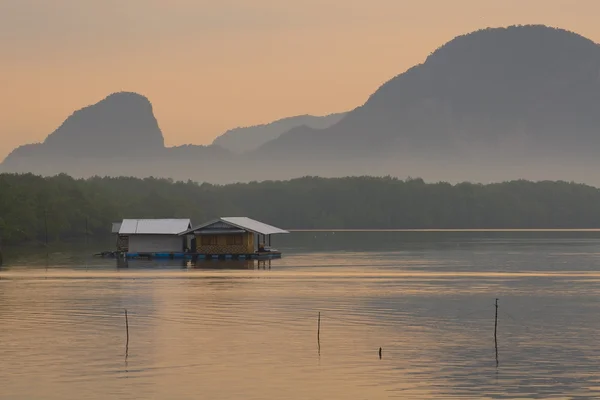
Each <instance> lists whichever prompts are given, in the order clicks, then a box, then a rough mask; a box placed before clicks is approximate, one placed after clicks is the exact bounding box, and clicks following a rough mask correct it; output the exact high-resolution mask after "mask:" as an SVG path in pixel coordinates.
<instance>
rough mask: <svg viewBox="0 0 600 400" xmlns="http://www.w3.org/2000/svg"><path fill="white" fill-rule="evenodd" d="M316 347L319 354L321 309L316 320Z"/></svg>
mask: <svg viewBox="0 0 600 400" xmlns="http://www.w3.org/2000/svg"><path fill="white" fill-rule="evenodd" d="M317 348H318V350H319V356H320V355H321V311H319V319H318V320H317Z"/></svg>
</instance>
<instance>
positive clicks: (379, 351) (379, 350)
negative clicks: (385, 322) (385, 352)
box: [379, 347, 381, 360]
mask: <svg viewBox="0 0 600 400" xmlns="http://www.w3.org/2000/svg"><path fill="white" fill-rule="evenodd" d="M379 359H380V360H381V347H380V348H379Z"/></svg>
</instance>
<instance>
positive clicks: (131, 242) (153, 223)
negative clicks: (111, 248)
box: [113, 219, 192, 257]
mask: <svg viewBox="0 0 600 400" xmlns="http://www.w3.org/2000/svg"><path fill="white" fill-rule="evenodd" d="M117 226H118V229H119V230H118V236H117V251H118V252H122V253H125V254H126V255H127V256H128V257H136V256H144V255H147V256H152V257H160V256H166V257H173V256H175V255H177V256H183V255H184V254H185V252H186V250H187V249H188V248H189V243H188V241H187V238H186V237H182V236H181V235H180V233H181V232H183V231H185V230H189V229H190V228H191V226H192V223H191V221H190V220H189V219H124V220H123V222H121V224H120V226H119V225H113V231H114V230H115V229H116V228H117Z"/></svg>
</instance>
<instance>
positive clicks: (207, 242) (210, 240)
mask: <svg viewBox="0 0 600 400" xmlns="http://www.w3.org/2000/svg"><path fill="white" fill-rule="evenodd" d="M200 243H202V246H212V245H216V244H217V237H216V236H215V235H205V236H202V239H201V240H200Z"/></svg>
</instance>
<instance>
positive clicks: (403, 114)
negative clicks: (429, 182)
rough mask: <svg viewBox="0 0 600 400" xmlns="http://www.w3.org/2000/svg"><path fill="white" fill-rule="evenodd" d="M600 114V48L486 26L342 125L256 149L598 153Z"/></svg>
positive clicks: (564, 36)
mask: <svg viewBox="0 0 600 400" xmlns="http://www.w3.org/2000/svg"><path fill="white" fill-rule="evenodd" d="M598 111H600V47H599V46H598V45H597V44H595V43H593V42H592V41H590V40H588V39H585V38H583V37H582V36H579V35H577V34H574V33H570V32H567V31H564V30H559V29H552V28H547V27H544V26H518V27H510V28H500V29H486V30H482V31H478V32H475V33H472V34H469V35H465V36H461V37H458V38H456V39H454V40H452V41H451V42H449V43H448V44H446V45H444V46H443V47H441V48H440V49H438V50H437V51H435V52H434V53H433V54H431V55H430V56H429V57H428V58H427V60H426V61H425V63H423V64H421V65H418V66H416V67H413V68H411V69H410V70H408V71H407V72H405V73H403V74H401V75H399V76H397V77H395V78H393V79H392V80H390V81H389V82H387V83H386V84H384V85H383V86H382V87H380V88H379V90H377V91H376V92H375V93H374V94H373V95H372V96H371V97H370V98H369V99H368V100H367V102H366V103H365V104H364V105H363V106H361V107H359V108H357V109H355V110H354V111H352V112H350V113H349V114H348V115H347V116H346V118H344V119H343V120H342V121H340V123H338V124H336V125H334V126H332V127H330V128H328V129H325V130H321V131H315V130H314V129H310V128H305V127H303V128H298V129H294V130H292V131H290V132H288V133H286V134H284V135H281V136H280V137H279V138H277V139H275V140H273V141H271V142H269V143H267V144H265V145H264V146H262V147H261V148H260V149H259V150H258V152H260V153H263V154H264V153H269V154H277V155H279V157H281V158H282V159H285V160H288V161H289V160H290V158H296V157H300V158H301V159H302V161H303V162H305V161H306V157H307V156H311V155H312V158H314V159H319V158H322V157H323V156H325V157H326V158H325V159H331V158H332V157H333V158H339V157H355V156H359V157H363V158H364V157H366V156H369V157H370V156H377V157H383V156H391V157H399V156H401V157H408V158H411V159H415V161H418V160H419V159H421V158H423V157H443V158H446V159H459V160H464V159H465V157H466V158H467V159H474V160H477V159H480V158H483V159H489V157H490V156H491V157H494V158H497V159H499V160H502V159H506V158H513V157H516V156H520V157H525V158H529V157H537V156H548V155H567V154H569V155H577V156H582V155H593V154H594V153H595V152H597V151H598V150H600V146H599V145H600V140H599V139H600V136H599V135H598V133H599V129H600V113H599V112H598ZM507 156H508V157H507ZM415 172H417V173H418V169H415Z"/></svg>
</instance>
